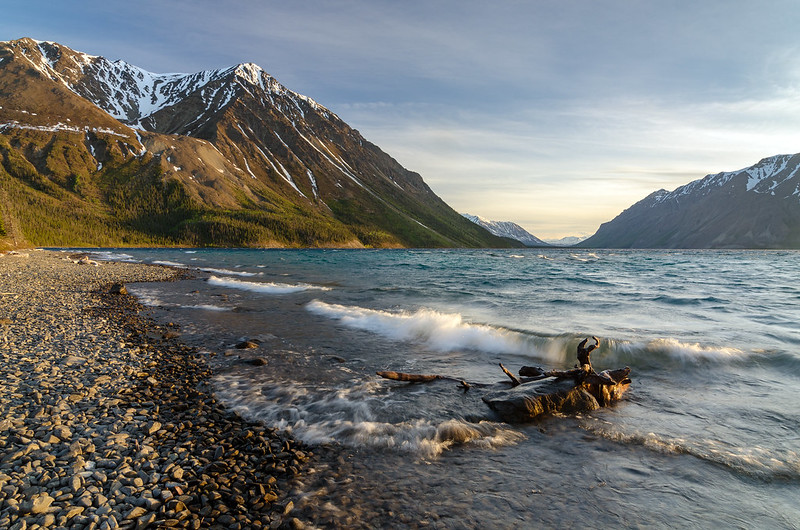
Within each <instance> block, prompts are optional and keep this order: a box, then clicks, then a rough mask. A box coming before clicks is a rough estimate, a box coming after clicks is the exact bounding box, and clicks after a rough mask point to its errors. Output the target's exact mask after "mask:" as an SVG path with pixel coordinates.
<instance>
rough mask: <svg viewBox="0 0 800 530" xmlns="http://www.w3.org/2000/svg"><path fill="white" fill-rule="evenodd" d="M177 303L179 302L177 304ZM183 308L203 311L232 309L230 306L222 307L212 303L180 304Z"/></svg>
mask: <svg viewBox="0 0 800 530" xmlns="http://www.w3.org/2000/svg"><path fill="white" fill-rule="evenodd" d="M176 305H177V304H176ZM178 307H180V308H181V309H202V310H203V311H230V310H231V308H230V307H222V306H218V305H212V304H197V305H178Z"/></svg>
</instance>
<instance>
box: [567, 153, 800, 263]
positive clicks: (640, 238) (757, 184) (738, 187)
mask: <svg viewBox="0 0 800 530" xmlns="http://www.w3.org/2000/svg"><path fill="white" fill-rule="evenodd" d="M579 246H582V247H592V248H598V247H610V248H732V249H733V248H774V249H779V248H800V154H784V155H774V156H770V157H766V158H762V159H761V160H760V161H759V162H757V163H756V164H753V165H752V166H748V167H746V168H743V169H740V170H736V171H723V172H720V173H714V174H709V175H706V176H705V177H703V178H701V179H697V180H694V181H692V182H689V183H688V184H685V185H683V186H680V187H678V188H676V189H675V190H673V191H671V192H670V191H667V190H663V189H662V190H658V191H655V192H653V193H651V194H650V195H648V196H647V197H645V198H644V199H642V200H641V201H639V202H637V203H635V204H634V205H632V206H631V207H629V208H628V209H626V210H625V211H623V212H622V213H620V214H619V215H618V216H617V217H616V218H614V219H613V220H611V221H609V222H607V223H603V224H602V225H601V226H600V228H599V229H598V230H597V232H596V233H595V234H594V235H593V236H591V237H590V238H588V239H587V240H585V241H583V242H582V243H580V244H579Z"/></svg>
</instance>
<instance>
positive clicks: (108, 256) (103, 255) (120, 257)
mask: <svg viewBox="0 0 800 530" xmlns="http://www.w3.org/2000/svg"><path fill="white" fill-rule="evenodd" d="M92 256H94V257H96V258H97V259H99V260H103V261H127V262H131V263H138V260H136V259H134V257H133V256H131V255H130V254H125V253H122V252H112V251H108V250H103V251H92Z"/></svg>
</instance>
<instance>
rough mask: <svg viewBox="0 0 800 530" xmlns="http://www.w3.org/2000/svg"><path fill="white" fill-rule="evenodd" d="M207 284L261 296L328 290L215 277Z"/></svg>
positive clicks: (317, 287)
mask: <svg viewBox="0 0 800 530" xmlns="http://www.w3.org/2000/svg"><path fill="white" fill-rule="evenodd" d="M208 283H209V284H211V285H214V286H217V287H228V288H230V289H241V290H243V291H251V292H254V293H263V294H291V293H299V292H302V291H310V290H320V291H329V290H330V289H329V288H328V287H322V286H318V285H309V284H306V283H298V284H288V283H274V282H264V283H260V282H245V281H242V280H234V279H233V278H218V277H216V276H211V277H210V278H209V279H208Z"/></svg>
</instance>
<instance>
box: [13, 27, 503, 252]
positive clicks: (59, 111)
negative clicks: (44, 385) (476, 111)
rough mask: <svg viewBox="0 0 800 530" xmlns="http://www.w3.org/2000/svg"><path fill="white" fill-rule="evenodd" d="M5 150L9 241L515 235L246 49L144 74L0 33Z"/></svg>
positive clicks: (336, 241) (294, 241)
mask: <svg viewBox="0 0 800 530" xmlns="http://www.w3.org/2000/svg"><path fill="white" fill-rule="evenodd" d="M0 156H2V165H0V199H2V201H3V207H2V210H0V220H2V223H1V224H0V236H2V235H3V234H5V236H6V238H7V239H9V238H10V239H12V240H14V241H16V244H20V243H21V242H24V243H27V244H34V245H53V246H56V245H113V244H122V245H124V244H132V245H135V244H148V245H151V244H159V245H193V246H194V245H218V246H340V247H342V246H344V247H361V246H376V247H387V246H388V247H392V246H396V247H401V246H467V247H485V246H496V247H504V246H508V245H509V243H508V241H507V240H504V239H502V238H499V237H496V236H494V235H492V234H490V233H489V232H487V231H486V230H484V229H482V228H481V227H478V226H476V225H474V224H473V223H471V222H469V221H467V220H466V219H464V218H463V217H461V216H460V215H459V214H458V213H457V212H455V211H454V210H452V208H450V207H449V206H448V205H447V204H445V203H444V201H442V200H441V199H440V198H439V197H438V196H436V194H435V193H434V192H433V191H432V190H431V189H430V188H429V187H428V186H427V185H426V184H425V182H424V181H423V180H422V178H421V177H420V175H419V174H417V173H414V172H411V171H408V170H407V169H405V168H403V167H402V166H401V165H400V164H399V163H397V161H396V160H394V159H393V158H392V157H390V156H389V155H387V154H386V153H384V152H383V151H382V150H381V149H380V148H378V147H377V146H375V145H374V144H372V143H370V142H368V141H367V140H366V139H364V138H363V137H362V136H361V134H360V133H359V132H358V131H356V130H355V129H352V128H351V127H350V126H348V125H347V124H346V123H344V122H343V121H342V120H341V119H339V117H338V116H336V115H335V114H334V113H333V112H331V111H330V110H328V109H326V108H325V107H323V106H322V105H320V104H318V103H316V102H315V101H314V100H312V99H310V98H308V97H305V96H302V95H300V94H297V93H295V92H292V91H291V90H289V89H287V88H285V87H284V86H282V85H281V84H280V83H278V82H277V80H275V79H274V78H273V77H272V76H270V75H269V74H267V73H266V72H265V71H264V70H262V69H261V68H260V67H258V66H256V65H254V64H251V63H244V64H239V65H236V66H233V67H230V68H225V69H219V70H209V71H204V72H198V73H194V74H153V73H150V72H147V71H145V70H142V69H141V68H138V67H136V66H133V65H130V64H128V63H126V62H124V61H109V60H107V59H105V58H103V57H96V56H91V55H86V54H83V53H80V52H76V51H74V50H71V49H70V48H68V47H66V46H62V45H60V44H56V43H51V42H41V41H34V40H31V39H20V40H16V41H10V42H3V43H0ZM70 217H72V218H73V221H72V222H70V223H67V222H65V220H64V219H65V218H70ZM14 241H12V243H11V244H14Z"/></svg>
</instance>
